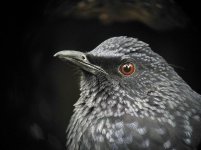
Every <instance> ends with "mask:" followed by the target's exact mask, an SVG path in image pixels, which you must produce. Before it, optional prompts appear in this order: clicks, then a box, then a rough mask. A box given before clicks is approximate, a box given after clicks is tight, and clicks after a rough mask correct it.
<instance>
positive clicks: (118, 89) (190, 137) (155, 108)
mask: <svg viewBox="0 0 201 150" xmlns="http://www.w3.org/2000/svg"><path fill="white" fill-rule="evenodd" d="M54 56H55V57H57V58H59V59H62V60H64V61H66V62H70V63H72V64H73V65H75V66H77V67H78V68H79V69H80V70H81V74H80V97H79V99H78V101H77V102H76V103H75V104H74V114H73V115H72V117H71V119H70V122H69V125H68V127H67V142H66V147H67V149H69V150H197V149H198V145H199V143H200V141H201V95H200V94H198V93H197V92H195V91H194V90H193V89H192V88H191V87H190V86H189V85H188V84H187V83H186V82H185V81H184V80H183V79H182V78H181V77H180V76H179V75H178V74H177V73H176V71H175V70H174V68H173V67H172V66H170V65H169V64H168V62H167V61H166V60H165V59H164V58H163V57H162V56H160V55H159V54H157V53H155V52H154V51H153V50H152V49H151V47H150V46H149V44H147V43H145V42H143V41H140V40H138V39H137V38H133V37H127V36H118V37H112V38H109V39H107V40H105V41H104V42H102V43H101V44H100V45H98V46H97V47H96V48H95V49H93V50H92V51H89V52H85V53H84V52H79V51H74V50H62V51H59V52H57V53H56V54H55V55H54Z"/></svg>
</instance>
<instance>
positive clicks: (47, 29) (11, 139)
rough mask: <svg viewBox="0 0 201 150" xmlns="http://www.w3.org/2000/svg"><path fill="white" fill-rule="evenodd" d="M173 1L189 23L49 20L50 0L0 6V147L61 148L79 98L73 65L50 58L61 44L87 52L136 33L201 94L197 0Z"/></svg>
mask: <svg viewBox="0 0 201 150" xmlns="http://www.w3.org/2000/svg"><path fill="white" fill-rule="evenodd" d="M177 2H178V4H179V5H180V6H181V8H182V9H183V10H184V12H185V13H186V15H187V16H188V17H189V18H190V20H191V23H190V24H189V25H188V26H187V27H186V28H184V29H178V28H177V29H171V30H168V31H156V30H153V29H150V28H149V27H147V26H145V25H143V24H140V23H136V22H128V23H114V24H109V25H103V24H101V23H100V22H99V21H98V20H96V19H89V20H79V19H73V18H66V19H60V20H57V21H53V22H48V21H46V18H45V17H44V15H43V14H44V9H45V6H46V5H47V3H48V0H46V1H45V0H41V1H39V0H29V1H8V2H7V4H5V5H2V7H5V8H3V9H2V10H3V12H2V15H3V16H4V17H5V18H6V21H5V22H6V24H5V26H6V27H5V28H2V32H3V33H6V34H5V36H3V39H4V40H5V42H3V45H5V48H3V49H2V54H1V60H2V66H3V68H5V71H3V74H4V73H5V76H4V77H3V78H2V79H3V83H5V86H4V89H5V94H6V99H2V103H3V105H2V107H3V113H2V118H3V122H2V123H1V124H2V125H3V127H2V128H1V130H2V131H1V133H2V134H1V135H2V137H3V141H2V144H1V146H2V148H0V149H21V150H25V149H26V150H35V149H37V150H45V149H48V150H64V149H65V141H66V139H65V130H66V126H67V124H68V121H69V118H70V116H71V115H72V110H73V104H74V103H75V101H76V100H77V98H78V97H79V78H78V77H77V76H76V71H75V69H74V68H73V67H71V66H69V65H68V64H65V63H63V62H60V61H58V60H56V59H55V58H53V57H52V56H53V54H54V53H55V52H57V51H60V50H63V49H74V50H80V51H90V50H92V49H93V48H94V47H95V46H97V45H98V44H99V43H100V42H102V41H104V40H105V39H107V38H109V37H113V36H120V35H126V36H132V37H137V38H138V39H140V40H143V41H145V42H147V43H149V44H150V46H151V47H152V49H153V50H154V51H156V52H157V53H159V54H160V55H162V56H163V57H164V58H165V59H166V60H167V61H168V62H169V63H170V64H173V65H175V66H177V67H176V68H175V69H176V71H177V72H178V73H179V74H180V75H181V76H182V78H183V79H184V80H185V81H186V82H187V83H188V84H189V85H190V86H191V87H192V88H193V89H194V90H195V91H197V92H198V93H201V73H200V69H201V67H200V65H201V55H200V48H201V44H200V43H201V42H200V39H199V37H200V24H199V20H200V13H199V4H198V2H195V1H177ZM2 24H4V21H3V23H2Z"/></svg>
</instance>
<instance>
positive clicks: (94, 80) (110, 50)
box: [54, 36, 173, 108]
mask: <svg viewBox="0 0 201 150" xmlns="http://www.w3.org/2000/svg"><path fill="white" fill-rule="evenodd" d="M54 56H56V57H59V58H61V59H63V60H65V61H68V62H71V63H73V64H74V65H76V66H78V67H79V68H80V69H81V70H82V76H81V98H80V100H78V102H77V104H75V105H79V104H80V103H83V101H85V102H84V103H86V104H88V105H90V106H98V105H99V104H100V103H101V102H103V101H104V102H103V103H106V105H107V106H108V107H109V104H111V107H113V106H114V105H116V104H117V103H127V102H128V103H135V104H134V106H136V107H137V108H139V107H141V106H137V105H138V104H137V103H139V104H140V105H141V104H144V101H146V96H147V94H150V93H151V91H152V90H155V89H154V88H157V86H160V85H157V83H160V84H161V83H162V84H163V83H165V84H166V85H167V84H168V82H169V79H170V78H168V76H173V75H172V68H171V67H170V66H169V65H168V63H167V62H166V61H165V60H164V59H163V58H162V57H161V56H159V55H158V54H156V53H155V52H153V51H152V50H151V48H150V47H149V45H148V44H146V43H144V42H142V41H139V40H137V39H135V38H129V37H124V36H121V37H113V38H110V39H108V40H106V41H104V42H103V43H101V44H100V45H99V46H97V47H96V48H95V49H94V50H92V51H90V52H87V53H83V52H78V51H70V50H64V51H60V52H58V53H56V54H55V55H54ZM100 97H101V98H100ZM81 101H82V102H81ZM128 105H130V104H128ZM131 106H132V105H131ZM105 107H106V106H105Z"/></svg>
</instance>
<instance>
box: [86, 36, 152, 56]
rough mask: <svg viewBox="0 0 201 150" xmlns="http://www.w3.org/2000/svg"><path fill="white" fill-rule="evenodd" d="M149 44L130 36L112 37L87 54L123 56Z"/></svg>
mask: <svg viewBox="0 0 201 150" xmlns="http://www.w3.org/2000/svg"><path fill="white" fill-rule="evenodd" d="M148 46H149V45H148V44H146V43H144V42H142V41H139V40H137V39H136V38H130V37H125V36H120V37H113V38H110V39H108V40H106V41H104V42H102V43H101V44H100V45H98V46H97V47H96V48H95V49H94V50H92V51H90V52H89V53H88V54H91V55H94V56H113V57H114V56H117V57H118V56H123V55H126V54H129V53H132V52H135V51H138V50H140V49H142V48H144V47H148Z"/></svg>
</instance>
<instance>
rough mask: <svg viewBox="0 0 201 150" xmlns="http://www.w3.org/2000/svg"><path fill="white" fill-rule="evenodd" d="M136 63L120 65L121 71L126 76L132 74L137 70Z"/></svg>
mask: <svg viewBox="0 0 201 150" xmlns="http://www.w3.org/2000/svg"><path fill="white" fill-rule="evenodd" d="M135 70H136V68H135V65H134V64H133V63H131V62H129V63H124V64H121V65H120V66H119V72H120V73H121V74H123V75H124V76H130V75H132V74H133V73H134V72H135Z"/></svg>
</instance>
